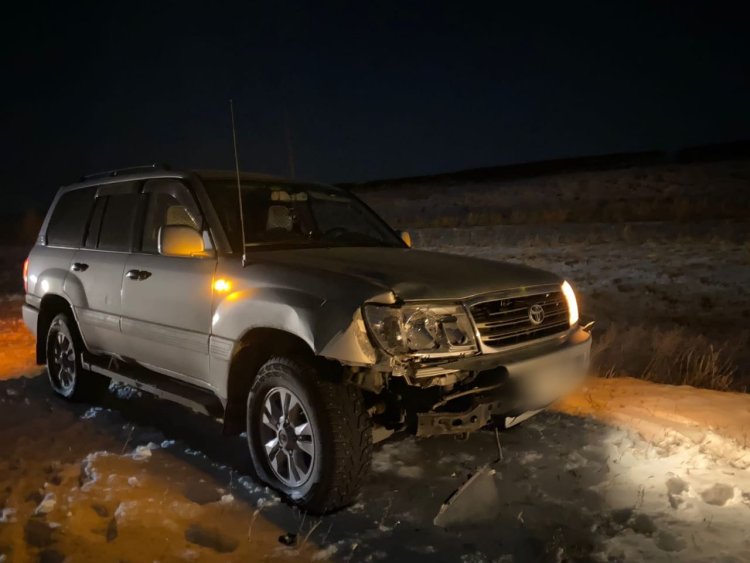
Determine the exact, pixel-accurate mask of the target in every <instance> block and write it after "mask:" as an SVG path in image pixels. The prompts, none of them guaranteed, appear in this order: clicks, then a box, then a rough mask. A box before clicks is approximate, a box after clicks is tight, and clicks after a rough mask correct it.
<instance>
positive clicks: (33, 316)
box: [21, 305, 39, 338]
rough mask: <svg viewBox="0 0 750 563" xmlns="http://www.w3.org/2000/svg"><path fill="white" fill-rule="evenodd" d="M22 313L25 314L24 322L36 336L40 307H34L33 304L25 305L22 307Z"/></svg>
mask: <svg viewBox="0 0 750 563" xmlns="http://www.w3.org/2000/svg"><path fill="white" fill-rule="evenodd" d="M21 315H22V316H23V322H24V324H25V325H26V328H28V329H29V330H30V331H31V333H32V334H33V335H34V337H35V338H36V337H37V333H36V327H37V322H38V321H39V309H37V308H36V307H32V306H31V305H24V306H23V307H21Z"/></svg>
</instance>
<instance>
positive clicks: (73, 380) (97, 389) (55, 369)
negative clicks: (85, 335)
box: [47, 313, 109, 400]
mask: <svg viewBox="0 0 750 563" xmlns="http://www.w3.org/2000/svg"><path fill="white" fill-rule="evenodd" d="M82 351H83V341H82V340H81V337H80V335H79V334H78V329H77V327H76V325H75V323H74V322H72V321H71V319H70V317H69V316H68V315H66V314H65V313H60V314H59V315H57V316H56V317H55V318H54V319H52V322H51V323H50V325H49V329H48V330H47V376H48V378H49V382H50V385H51V386H52V389H53V390H54V391H55V393H57V394H58V395H61V396H63V397H65V398H66V399H70V400H81V399H89V400H90V399H95V398H97V397H98V396H99V395H100V394H101V393H103V392H104V391H105V390H106V389H107V386H108V385H109V380H108V379H107V378H105V377H102V376H100V375H98V374H93V373H90V372H88V371H84V369H83V367H82V365H81V352H82Z"/></svg>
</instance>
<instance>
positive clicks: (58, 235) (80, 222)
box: [47, 187, 96, 247]
mask: <svg viewBox="0 0 750 563" xmlns="http://www.w3.org/2000/svg"><path fill="white" fill-rule="evenodd" d="M95 195H96V188H95V187H92V188H82V189H80V190H72V191H70V192H67V193H65V194H63V195H62V196H61V197H60V199H59V200H58V202H57V205H56V206H55V209H54V210H53V211H52V217H50V220H49V225H47V244H49V245H51V246H72V247H79V246H81V242H82V241H83V232H84V230H85V229H86V223H87V221H88V218H89V214H90V213H91V208H92V207H93V205H94V196H95Z"/></svg>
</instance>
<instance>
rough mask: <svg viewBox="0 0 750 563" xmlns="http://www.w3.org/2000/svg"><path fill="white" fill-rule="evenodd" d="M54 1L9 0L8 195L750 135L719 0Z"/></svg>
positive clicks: (379, 174) (353, 175) (10, 207)
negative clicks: (114, 178) (153, 169)
mask: <svg viewBox="0 0 750 563" xmlns="http://www.w3.org/2000/svg"><path fill="white" fill-rule="evenodd" d="M125 6H126V5H124V4H123V5H110V4H107V5H101V6H93V7H90V6H88V7H81V6H77V5H65V6H62V5H58V4H51V5H50V6H47V7H38V6H15V7H14V8H13V10H14V11H13V12H12V13H9V14H8V17H7V19H6V21H7V25H8V27H9V33H8V35H7V36H6V37H5V41H6V48H5V49H4V50H3V51H4V58H5V59H6V60H5V61H4V62H5V64H4V68H5V69H6V77H7V78H6V81H5V83H6V85H11V87H6V89H5V90H4V91H3V94H2V97H3V112H4V114H5V115H4V124H5V127H4V128H3V132H2V134H1V135H2V137H1V138H2V145H3V149H4V150H3V154H4V164H3V167H2V172H0V180H1V181H2V183H3V186H4V192H5V195H6V206H5V209H6V211H9V212H13V211H15V212H18V211H21V210H23V209H28V208H44V206H46V204H47V202H48V201H49V200H50V199H51V197H52V194H53V193H54V191H55V189H56V188H57V187H58V186H59V185H61V184H65V183H70V182H72V181H75V180H76V179H77V178H78V177H80V175H82V174H85V173H89V172H95V171H98V170H106V169H111V168H119V167H126V166H130V165H133V164H143V163H147V162H153V161H156V162H168V163H169V164H170V165H172V166H173V167H175V168H233V160H232V147H231V131H230V126H229V108H228V100H229V98H234V99H235V100H236V103H237V117H238V133H239V149H240V164H241V167H242V168H243V169H245V170H253V171H258V172H268V173H272V174H278V175H287V174H288V169H289V163H288V153H287V147H288V143H287V138H288V137H290V138H291V140H292V146H293V151H294V157H295V158H294V160H295V168H296V171H297V176H298V177H301V178H306V179H310V180H317V181H324V182H361V181H368V180H378V179H383V178H393V177H409V176H422V175H431V174H438V173H443V172H447V171H453V170H465V169H472V168H478V167H493V166H501V165H506V164H514V163H523V162H534V161H546V160H550V159H561V158H570V157H580V156H589V155H597V154H613V153H630V152H634V151H652V150H665V151H674V150H676V149H680V148H683V147H686V146H695V145H707V144H713V143H725V142H731V141H736V140H741V139H747V138H750V112H748V111H747V110H746V104H747V99H748V93H750V72H748V71H749V70H750V68H749V66H750V63H749V62H748V60H749V59H748V57H747V54H748V53H750V48H749V47H750V40H749V39H748V37H747V34H746V33H744V30H743V21H744V20H743V19H742V18H741V17H739V15H738V14H733V13H731V12H728V11H725V10H722V8H721V7H720V6H716V5H713V4H708V3H706V4H700V3H691V4H690V5H679V6H675V5H656V4H653V3H651V2H634V3H629V4H628V5H627V6H626V7H620V8H617V7H611V6H601V5H595V6H594V7H589V8H587V9H586V10H579V11H577V12H576V11H574V10H572V9H570V8H567V7H566V8H561V7H560V6H558V5H556V4H550V6H549V7H548V8H547V9H546V10H541V9H540V8H538V7H536V6H535V7H526V6H512V7H508V6H501V5H497V4H492V5H488V6H481V5H474V6H472V7H471V9H467V8H466V7H463V8H462V7H459V6H457V5H455V4H454V3H452V2H433V3H429V4H418V3H403V2H399V3H390V4H388V3H379V4H377V5H366V6H344V7H342V6H339V5H335V4H330V3H326V4H324V5H317V6H312V5H311V4H305V3H295V2H279V3H274V4H273V5H266V4H258V5H247V4H242V5H240V6H237V7H233V8H231V9H230V8H226V7H223V6H222V7H219V6H215V5H205V6H196V5H193V4H191V5H187V4H166V5H165V4H162V5H159V6H153V5H145V7H144V8H142V9H139V8H133V7H131V4H128V5H127V9H126V8H125Z"/></svg>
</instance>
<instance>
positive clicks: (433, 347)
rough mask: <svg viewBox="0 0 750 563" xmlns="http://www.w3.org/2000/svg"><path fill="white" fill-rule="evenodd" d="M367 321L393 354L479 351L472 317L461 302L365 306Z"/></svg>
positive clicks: (377, 338)
mask: <svg viewBox="0 0 750 563" xmlns="http://www.w3.org/2000/svg"><path fill="white" fill-rule="evenodd" d="M364 311H365V320H366V321H367V325H368V327H369V328H370V332H371V333H372V334H373V335H374V336H375V339H376V340H377V341H378V344H380V346H381V348H383V350H385V351H386V352H388V353H389V354H391V355H397V354H416V355H441V356H445V355H459V354H464V353H467V352H474V351H476V342H475V340H474V333H473V329H472V325H471V322H470V321H469V317H468V316H467V315H466V311H465V310H464V308H463V306H461V305H404V306H402V307H391V306H388V305H365V308H364Z"/></svg>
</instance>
